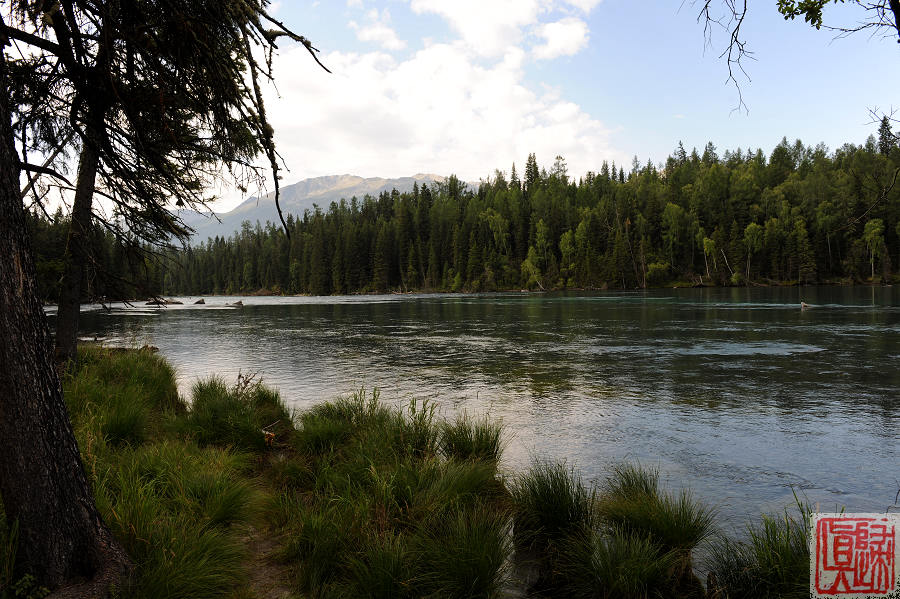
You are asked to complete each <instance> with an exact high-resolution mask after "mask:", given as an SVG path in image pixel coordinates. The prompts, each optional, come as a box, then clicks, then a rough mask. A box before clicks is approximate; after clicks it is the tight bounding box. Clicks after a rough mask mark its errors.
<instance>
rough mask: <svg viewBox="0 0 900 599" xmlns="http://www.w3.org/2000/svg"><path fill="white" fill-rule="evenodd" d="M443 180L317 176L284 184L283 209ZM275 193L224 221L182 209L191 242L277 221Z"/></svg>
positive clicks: (224, 217) (428, 176)
mask: <svg viewBox="0 0 900 599" xmlns="http://www.w3.org/2000/svg"><path fill="white" fill-rule="evenodd" d="M443 180H444V177H442V176H440V175H432V174H422V173H419V174H416V175H413V176H411V177H399V178H396V179H385V178H382V177H369V178H363V177H358V176H356V175H330V176H327V177H314V178H312V179H304V180H302V181H299V182H297V183H294V184H293V185H286V186H284V187H282V188H281V209H282V212H284V216H285V218H287V215H288V214H293V215H294V216H295V217H301V218H302V216H303V212H304V211H306V210H312V209H313V207H314V206H319V207H320V208H321V209H322V210H323V211H327V210H328V206H329V204H331V202H339V201H340V200H341V199H342V198H344V199H347V200H349V199H350V198H352V197H354V196H355V197H357V198H359V199H360V200H362V198H363V197H364V196H365V195H366V194H369V195H372V196H378V194H380V193H381V192H382V191H387V192H390V191H391V190H393V189H396V190H397V191H399V192H400V193H406V192H410V191H412V188H413V184H414V183H418V184H419V185H422V184H423V183H428V184H432V183H434V182H436V181H438V182H440V181H443ZM274 197H275V194H274V193H269V194H266V195H265V196H264V197H263V198H262V199H260V198H257V197H251V198H249V199H247V200H245V201H244V202H243V203H241V204H240V205H239V206H238V207H237V208H235V209H234V210H231V211H230V212H224V213H221V214H218V217H219V219H220V220H221V222H218V221H217V220H216V219H215V218H213V217H212V215H211V214H198V213H196V212H193V211H183V213H182V215H181V216H182V218H183V219H184V221H185V222H186V223H187V224H188V225H190V226H191V227H192V228H193V229H194V230H195V231H196V232H195V233H194V235H193V236H192V237H191V243H192V245H196V244H199V243H201V242H203V241H206V240H207V239H208V238H210V237H215V236H217V235H219V236H221V237H230V236H231V234H232V233H234V232H236V231H238V230H239V229H240V228H241V223H242V222H244V221H245V220H246V221H250V222H251V223H256V221H259V222H260V223H263V224H265V222H266V221H270V222H273V223H277V222H278V212H277V210H276V209H275V199H274Z"/></svg>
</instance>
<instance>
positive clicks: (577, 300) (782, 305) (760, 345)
mask: <svg viewBox="0 0 900 599" xmlns="http://www.w3.org/2000/svg"><path fill="white" fill-rule="evenodd" d="M181 299H182V300H183V301H185V305H181V306H169V307H164V308H151V307H146V306H143V305H137V306H133V307H128V306H123V305H115V306H114V307H113V310H112V312H109V313H107V312H103V311H99V310H91V311H88V312H86V313H84V314H83V315H82V327H81V335H82V336H83V337H84V338H90V339H93V338H98V339H102V340H105V341H106V342H107V343H115V344H127V345H143V344H145V343H146V344H151V345H155V346H157V347H159V349H160V351H161V353H162V355H164V356H165V357H166V358H167V359H168V360H169V361H171V362H172V363H173V364H174V365H175V367H176V368H177V370H178V374H179V386H180V388H181V389H182V392H183V393H185V394H187V393H188V392H189V389H190V386H191V384H193V382H194V381H196V380H197V378H198V377H205V376H209V375H210V374H213V373H216V374H220V375H222V376H224V377H225V378H226V379H228V380H229V381H233V380H234V379H235V377H236V375H237V374H238V372H244V373H251V372H255V373H258V375H259V376H260V377H262V379H263V380H264V382H266V383H267V384H270V385H272V386H274V387H276V388H278V389H279V390H280V392H281V395H282V397H283V398H284V400H285V401H286V402H287V403H288V405H289V406H291V407H294V408H297V409H298V410H303V409H305V408H308V407H309V406H311V405H314V404H315V403H317V402H321V401H324V400H327V399H331V398H334V397H336V396H338V395H340V394H346V393H350V392H352V391H353V390H355V389H358V388H360V387H366V388H369V389H371V388H373V387H377V388H378V389H379V390H380V392H381V397H382V398H383V399H384V400H385V401H388V402H390V403H392V404H396V405H403V404H405V403H406V402H408V401H410V400H411V399H416V400H428V401H432V402H435V403H436V404H437V406H438V410H439V412H440V413H442V414H443V415H447V416H449V415H453V414H454V413H457V412H460V411H465V412H468V413H470V414H474V415H480V414H485V413H486V414H489V415H490V416H492V417H494V418H499V419H501V420H502V421H503V423H504V425H505V427H506V432H507V441H508V445H507V449H506V452H505V458H504V462H503V465H504V468H505V469H506V470H507V471H509V472H513V471H515V470H517V469H520V468H523V467H525V466H526V465H527V464H528V461H529V460H530V459H532V456H534V455H537V456H543V457H549V458H554V459H565V460H567V461H568V463H569V464H572V465H574V466H576V467H577V468H578V469H579V470H580V471H581V472H583V473H584V475H585V477H586V478H588V479H590V480H602V477H603V476H604V473H605V472H606V471H607V470H608V467H609V465H610V464H613V463H617V462H620V461H623V460H638V461H640V462H641V463H643V464H646V465H649V466H653V467H658V468H659V469H660V471H661V474H662V480H663V481H664V482H665V483H666V484H667V485H668V487H670V488H673V489H678V488H681V487H689V488H691V489H693V491H694V492H695V494H696V495H697V496H698V497H700V498H702V499H703V500H704V501H706V502H708V503H710V504H712V505H714V506H715V507H716V508H717V510H718V512H719V514H720V515H721V517H722V521H723V522H724V523H726V526H728V527H731V528H733V529H737V528H739V527H741V526H743V525H744V524H745V523H746V522H747V521H748V519H749V518H752V517H756V516H758V515H759V514H760V513H762V512H773V511H781V510H783V509H784V508H785V507H788V506H790V505H791V504H792V503H793V501H794V495H793V493H794V491H797V492H798V493H800V495H801V497H804V496H805V498H806V499H807V500H808V501H810V502H811V503H813V504H818V505H819V507H820V509H821V510H822V511H831V510H832V509H841V508H846V509H847V510H848V511H884V510H885V509H886V508H887V507H888V506H889V505H891V504H892V503H894V497H895V494H896V493H897V491H898V488H900V459H898V457H900V455H898V454H900V446H898V437H900V432H898V425H900V287H806V288H750V289H747V288H729V289H680V290H675V289H672V290H654V291H648V292H633V293H627V292H626V293H622V292H617V293H590V294H589V293H557V294H528V293H502V294H485V295H403V296H398V295H381V296H342V297H244V298H237V297H228V298H225V297H206V298H205V300H206V304H205V305H202V306H195V305H192V304H191V303H190V302H192V301H193V300H194V299H196V298H181ZM238 299H241V300H242V301H243V303H244V306H243V307H242V308H231V307H227V306H225V304H226V303H228V302H234V301H236V300H238ZM801 300H802V301H805V302H807V303H808V304H810V305H811V307H810V308H809V309H804V310H801V308H800V302H801ZM86 309H87V308H86ZM51 319H52V316H51Z"/></svg>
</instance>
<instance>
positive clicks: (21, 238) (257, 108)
mask: <svg viewBox="0 0 900 599" xmlns="http://www.w3.org/2000/svg"><path fill="white" fill-rule="evenodd" d="M267 4H268V2H267V0H231V1H220V0H191V1H187V2H185V1H181V0H179V1H175V0H171V1H170V0H146V1H142V2H117V1H110V2H93V1H91V0H62V1H61V2H50V1H44V0H33V1H26V0H18V1H14V2H12V3H11V4H10V8H11V9H10V11H9V13H8V14H12V15H13V17H14V19H15V20H16V21H15V23H14V24H13V25H15V26H7V24H6V23H5V22H3V21H2V20H0V44H2V48H3V57H2V58H3V59H2V61H0V177H2V181H0V187H2V189H0V251H2V252H3V256H4V258H3V260H0V389H2V390H3V394H2V395H0V456H2V457H0V495H2V502H3V508H4V512H5V515H6V518H7V520H8V522H9V523H10V524H13V523H17V525H18V530H19V545H18V551H17V553H16V563H15V572H14V575H15V576H17V577H18V576H22V575H25V574H30V575H32V576H34V577H35V578H36V581H37V583H38V584H40V585H43V586H47V587H49V588H51V589H60V588H62V589H63V590H62V591H60V595H61V596H66V595H71V596H100V595H103V594H105V593H107V592H108V591H109V588H110V585H111V584H112V583H114V582H115V581H116V580H117V579H118V578H119V577H120V576H121V575H122V574H123V573H124V572H126V571H127V570H128V568H129V562H128V558H127V556H126V555H125V554H124V552H123V551H122V549H121V547H120V546H119V544H118V543H117V542H116V541H115V539H114V538H113V537H112V535H111V534H110V532H109V530H108V529H107V527H106V526H105V525H104V523H103V521H102V518H101V516H100V514H99V513H98V511H97V509H96V507H95V505H94V502H93V498H92V496H91V492H90V487H89V485H88V482H87V479H86V476H85V473H84V470H83V467H82V464H81V460H80V456H79V451H78V447H77V443H76V441H75V437H74V435H73V432H72V428H71V425H70V423H69V420H68V415H67V412H66V408H65V404H64V402H63V397H62V391H61V387H60V383H59V378H58V375H57V373H56V370H55V369H54V367H53V361H52V359H51V337H50V335H49V332H48V330H47V327H46V322H45V319H44V314H43V310H42V307H41V305H40V302H39V301H38V298H37V295H36V290H35V272H34V264H33V259H32V256H31V253H30V250H29V247H28V239H27V238H26V231H27V227H26V226H25V215H24V208H23V204H22V196H21V194H20V192H19V177H20V172H21V170H22V168H23V167H24V168H25V170H27V171H29V172H32V173H35V172H37V173H42V174H48V175H51V176H53V177H55V178H56V179H58V180H60V181H62V182H63V183H65V184H66V185H65V186H64V187H66V188H67V189H69V190H70V191H72V192H74V194H75V196H76V200H75V207H74V210H73V217H72V218H73V235H71V236H70V239H69V251H70V253H72V254H81V256H80V257H81V258H83V253H82V252H83V248H84V242H85V238H84V234H85V231H86V230H88V229H89V228H90V215H91V203H90V200H91V198H92V196H93V194H94V193H95V192H97V191H98V189H99V190H101V191H102V193H103V194H104V196H105V197H107V198H108V199H110V200H111V201H112V202H113V204H114V205H115V207H116V212H115V219H113V220H111V221H107V222H106V223H105V224H107V225H108V226H110V227H112V228H113V230H115V231H116V232H117V233H122V232H124V231H125V230H128V231H129V232H130V233H131V234H134V235H135V236H136V237H137V238H138V239H143V240H147V241H160V240H161V239H163V238H166V236H168V235H176V236H177V235H180V234H183V233H184V232H185V229H184V227H183V225H181V223H179V222H178V220H177V218H176V217H174V216H172V214H171V213H170V212H169V211H168V207H169V202H170V201H175V202H178V203H181V204H185V203H186V204H191V203H202V202H203V201H204V199H205V198H204V197H203V195H202V190H203V184H204V183H206V182H207V180H208V178H209V177H211V176H215V175H216V168H218V166H219V165H221V164H222V163H224V164H225V165H226V167H228V168H235V167H237V168H242V167H245V168H247V169H250V172H251V173H252V172H256V171H255V170H254V168H253V166H252V165H251V164H250V162H249V160H250V158H252V157H253V156H255V155H256V153H257V152H258V151H259V150H262V151H264V152H265V154H266V155H267V157H268V158H269V161H270V163H271V165H272V168H273V170H275V171H276V192H277V162H276V159H277V155H276V154H275V149H274V143H273V140H272V129H271V127H270V126H269V125H268V123H267V121H266V117H265V109H264V106H263V103H262V97H261V94H260V89H259V79H260V78H261V77H267V76H269V72H270V71H269V70H268V69H269V66H270V64H271V60H270V59H269V60H267V61H266V62H265V63H264V65H260V64H259V63H257V61H256V59H255V57H254V56H255V55H254V49H255V48H260V47H261V48H262V49H263V50H268V51H269V52H270V51H271V50H272V49H273V48H274V47H275V40H276V39H277V38H278V37H279V36H281V35H289V36H290V37H293V38H294V39H296V40H298V41H300V42H301V43H303V44H304V45H306V47H307V49H309V50H310V51H312V48H311V46H310V45H309V43H308V42H307V41H306V40H305V39H303V38H301V37H300V36H296V35H294V34H291V33H290V32H288V31H287V30H286V29H285V28H284V27H283V26H281V25H280V24H279V23H277V22H276V21H274V20H273V19H271V18H269V17H268V15H267V14H266V11H265V7H266V6H267ZM264 22H267V23H268V24H269V25H271V26H272V27H273V28H272V29H270V28H269V27H268V26H264V25H263V23H264ZM11 40H12V41H14V42H15V43H17V44H28V45H29V46H30V47H31V48H32V51H29V52H21V51H19V55H18V58H16V57H15V56H14V55H13V53H12V52H13V50H12V49H11V48H12V46H11V44H10V42H11ZM157 77H159V78H160V79H159V80H157V79H156V78H157ZM163 82H165V84H163ZM13 114H15V116H16V118H15V120H13ZM14 124H15V130H14V128H13V125H14ZM27 134H31V135H30V137H29V136H28V135H27ZM29 139H30V140H31V141H29ZM69 139H74V140H77V143H78V144H79V152H80V158H79V175H78V181H77V183H76V184H75V185H74V186H71V185H68V181H67V179H66V178H65V176H64V175H62V174H60V173H59V172H57V171H56V170H54V169H53V168H50V167H48V166H47V164H48V163H46V162H45V164H44V165H32V164H29V163H28V156H29V152H34V151H37V152H44V151H46V150H48V149H51V150H58V149H60V147H61V146H62V145H64V144H66V143H68V140H69ZM16 140H19V143H20V150H21V153H22V157H21V158H20V157H19V156H18V155H17V152H16V143H15V141H16ZM50 155H51V156H52V155H53V151H51V152H50ZM32 184H33V181H32ZM32 187H33V185H32ZM75 221H78V222H79V224H78V225H77V226H76V225H74V222H75ZM78 258H79V256H75V259H76V260H77V259H78ZM78 278H79V277H77V275H75V274H74V273H73V274H72V277H71V278H70V283H71V284H72V285H74V286H77V285H78V284H79V283H78V282H75V280H76V279H78ZM78 295H79V294H78V293H76V294H74V296H73V297H74V298H75V302H74V315H75V318H76V319H77V313H78V305H77V300H78V299H79V298H78ZM61 312H62V307H61ZM75 323H76V326H75V327H73V329H72V331H71V332H70V333H69V332H67V333H66V334H67V335H69V334H72V335H74V331H75V330H77V328H76V327H77V320H76V321H75ZM64 351H65V352H69V353H70V354H71V352H74V343H73V344H72V345H71V347H69V348H66V349H65V350H64Z"/></svg>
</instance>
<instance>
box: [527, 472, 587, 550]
mask: <svg viewBox="0 0 900 599" xmlns="http://www.w3.org/2000/svg"><path fill="white" fill-rule="evenodd" d="M510 492H511V494H512V501H513V523H514V524H513V526H514V528H513V532H514V535H515V540H516V545H517V546H518V547H520V548H523V549H524V548H527V549H531V550H535V549H536V550H545V549H546V548H548V547H549V546H550V545H552V544H553V543H554V542H559V541H561V540H562V539H564V538H565V537H566V536H568V535H570V534H573V533H579V532H582V531H583V530H586V529H590V528H592V527H593V526H594V524H595V509H594V502H595V497H596V491H595V489H594V488H593V487H591V486H588V485H586V484H585V483H584V481H583V480H582V478H581V475H580V474H578V473H577V472H576V471H575V469H574V468H570V467H568V466H566V465H565V464H563V463H558V462H546V461H540V460H538V461H535V462H534V463H533V464H532V465H531V468H530V469H529V470H528V471H527V472H526V473H525V474H523V475H521V476H519V477H517V478H516V479H514V480H513V482H512V485H511V489H510Z"/></svg>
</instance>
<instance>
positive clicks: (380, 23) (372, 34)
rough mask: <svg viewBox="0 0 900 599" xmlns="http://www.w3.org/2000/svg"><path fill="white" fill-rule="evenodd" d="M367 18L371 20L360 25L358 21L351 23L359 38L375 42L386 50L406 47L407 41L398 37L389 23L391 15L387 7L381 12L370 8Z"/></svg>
mask: <svg viewBox="0 0 900 599" xmlns="http://www.w3.org/2000/svg"><path fill="white" fill-rule="evenodd" d="M367 18H368V20H369V22H368V23H367V24H366V25H359V24H358V23H357V22H356V21H350V23H349V26H350V28H351V29H354V30H356V37H357V39H359V40H360V41H362V42H374V43H376V44H379V45H380V46H381V47H382V48H384V49H386V50H402V49H403V48H405V47H406V42H405V41H403V40H401V39H400V38H398V37H397V33H396V32H395V31H394V30H393V29H392V28H391V26H390V25H389V24H388V23H390V21H391V15H390V13H389V12H388V10H387V9H384V10H383V11H382V12H381V13H379V12H378V11H377V10H370V11H369V13H368V15H367Z"/></svg>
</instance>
